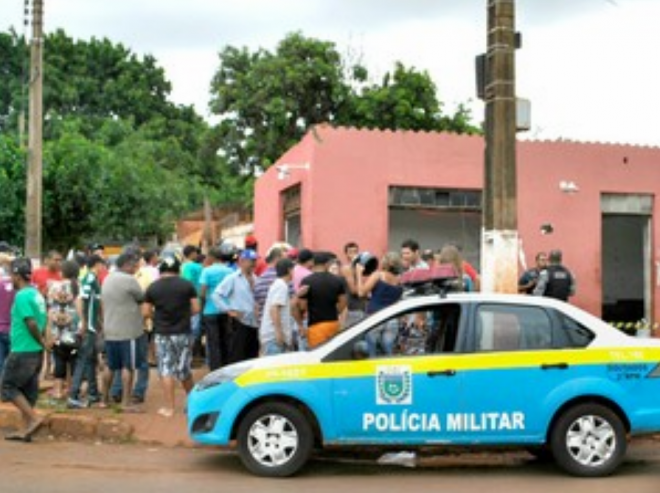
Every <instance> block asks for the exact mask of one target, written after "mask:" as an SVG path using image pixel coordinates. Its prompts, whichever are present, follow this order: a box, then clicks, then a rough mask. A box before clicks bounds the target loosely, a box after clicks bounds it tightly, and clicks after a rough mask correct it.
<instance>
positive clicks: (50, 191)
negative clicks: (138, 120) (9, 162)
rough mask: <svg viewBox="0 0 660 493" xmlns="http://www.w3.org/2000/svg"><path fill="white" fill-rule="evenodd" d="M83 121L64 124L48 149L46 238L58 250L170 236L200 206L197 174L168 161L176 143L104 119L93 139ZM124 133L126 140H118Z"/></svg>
mask: <svg viewBox="0 0 660 493" xmlns="http://www.w3.org/2000/svg"><path fill="white" fill-rule="evenodd" d="M81 126H83V125H82V123H81V121H80V120H76V119H74V118H69V119H65V120H63V121H62V122H61V125H60V127H59V128H58V137H57V138H56V139H52V140H50V141H49V142H47V143H46V146H45V150H44V190H45V192H44V229H45V232H46V234H45V238H44V241H45V242H46V243H47V244H49V245H51V246H57V247H60V248H68V247H70V246H71V245H75V244H80V241H81V239H84V238H103V239H108V240H125V239H126V238H134V237H138V238H147V237H156V238H160V239H165V238H166V237H167V236H168V235H169V233H171V232H172V230H173V227H174V222H175V220H176V219H177V218H178V217H179V216H180V215H181V214H182V212H185V211H188V210H191V208H192V207H193V205H196V204H195V201H196V200H197V201H199V202H201V200H202V197H203V195H204V191H203V188H202V186H201V185H200V184H199V183H198V182H197V180H196V179H195V177H194V176H193V175H189V174H187V173H185V171H184V172H181V170H179V169H177V168H176V167H173V166H171V165H170V164H169V163H166V162H165V161H164V156H167V157H168V158H169V157H171V154H173V155H177V154H180V153H181V151H180V149H179V148H178V147H177V146H176V145H175V143H173V142H172V141H161V140H158V139H156V140H152V139H149V138H148V137H147V136H145V131H141V130H135V129H132V128H130V125H129V124H127V123H126V122H123V121H117V120H111V119H107V120H106V121H105V124H104V125H102V126H101V129H100V131H99V133H98V135H97V139H95V140H92V139H90V138H88V137H87V136H85V135H84V134H83V133H82V132H80V130H79V129H80V127H81ZM117 136H123V137H117Z"/></svg>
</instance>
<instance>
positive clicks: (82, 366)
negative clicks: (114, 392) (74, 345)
mask: <svg viewBox="0 0 660 493" xmlns="http://www.w3.org/2000/svg"><path fill="white" fill-rule="evenodd" d="M104 266H105V261H104V260H103V258H102V257H100V256H99V255H92V256H91V257H90V258H89V259H88V260H87V273H86V274H85V277H83V279H82V282H81V287H80V296H78V299H77V300H76V306H77V309H78V313H79V314H80V321H81V324H80V331H79V333H80V336H81V337H82V345H81V347H80V350H79V352H78V360H77V362H76V366H75V369H74V371H73V378H72V381H71V388H70V390H69V400H68V401H67V407H69V408H70V409H79V408H85V407H89V406H90V405H91V404H94V403H96V402H100V400H101V395H100V392H99V388H98V378H97V359H98V352H97V350H96V340H97V337H98V335H99V332H101V330H102V316H101V284H100V282H99V274H100V273H101V270H102V269H103V267H104ZM83 379H86V380H87V400H86V401H83V400H81V399H80V395H79V394H80V387H81V385H82V382H83Z"/></svg>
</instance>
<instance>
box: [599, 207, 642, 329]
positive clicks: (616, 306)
mask: <svg viewBox="0 0 660 493" xmlns="http://www.w3.org/2000/svg"><path fill="white" fill-rule="evenodd" d="M648 228H649V217H648V216H643V215H633V214H603V236H602V239H603V247H602V268H603V272H602V279H603V320H605V321H607V322H610V323H625V322H638V321H640V320H642V319H643V318H645V317H646V316H647V314H648V313H649V312H650V309H649V301H648V289H647V284H648V282H649V279H650V271H649V269H650V265H649V261H648V257H649V246H648V242H649V234H648Z"/></svg>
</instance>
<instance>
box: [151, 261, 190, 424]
mask: <svg viewBox="0 0 660 493" xmlns="http://www.w3.org/2000/svg"><path fill="white" fill-rule="evenodd" d="M158 269H159V270H160V273H161V277H160V278H159V279H158V280H157V281H154V282H153V283H152V284H151V285H149V287H148V288H147V292H146V293H145V299H144V305H143V308H142V310H143V315H144V316H145V318H153V327H154V334H155V336H154V337H155V339H154V340H155V344H156V358H157V360H158V373H159V375H160V379H161V382H162V385H163V392H164V394H165V400H166V406H165V407H163V408H161V409H160V410H159V411H158V414H160V415H161V416H164V417H167V418H169V417H172V416H173V415H174V408H175V400H174V381H175V379H176V380H179V381H180V382H181V385H182V386H183V389H184V390H185V392H186V394H188V393H190V391H191V390H192V388H193V378H192V371H191V363H192V327H191V324H190V319H191V316H192V315H195V314H197V313H199V301H198V299H197V291H196V290H195V287H194V286H193V284H192V283H191V282H190V281H188V280H186V279H183V278H182V277H180V275H179V272H180V270H181V259H180V258H179V257H178V255H176V254H172V255H167V256H165V257H164V258H163V259H162V260H161V262H160V264H159V265H158Z"/></svg>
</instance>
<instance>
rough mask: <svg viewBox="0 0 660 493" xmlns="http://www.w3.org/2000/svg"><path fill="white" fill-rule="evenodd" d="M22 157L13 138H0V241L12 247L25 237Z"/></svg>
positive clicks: (23, 155)
mask: <svg viewBox="0 0 660 493" xmlns="http://www.w3.org/2000/svg"><path fill="white" fill-rule="evenodd" d="M25 158H26V157H25V154H24V153H23V152H22V151H21V149H20V148H19V146H18V144H17V142H16V141H15V139H12V138H11V137H9V136H7V135H0V197H1V198H2V204H1V205H0V240H1V241H6V242H8V243H10V244H12V245H15V246H18V245H22V244H23V241H24V238H25V234H24V226H25V214H24V204H25V178H26V171H25Z"/></svg>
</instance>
